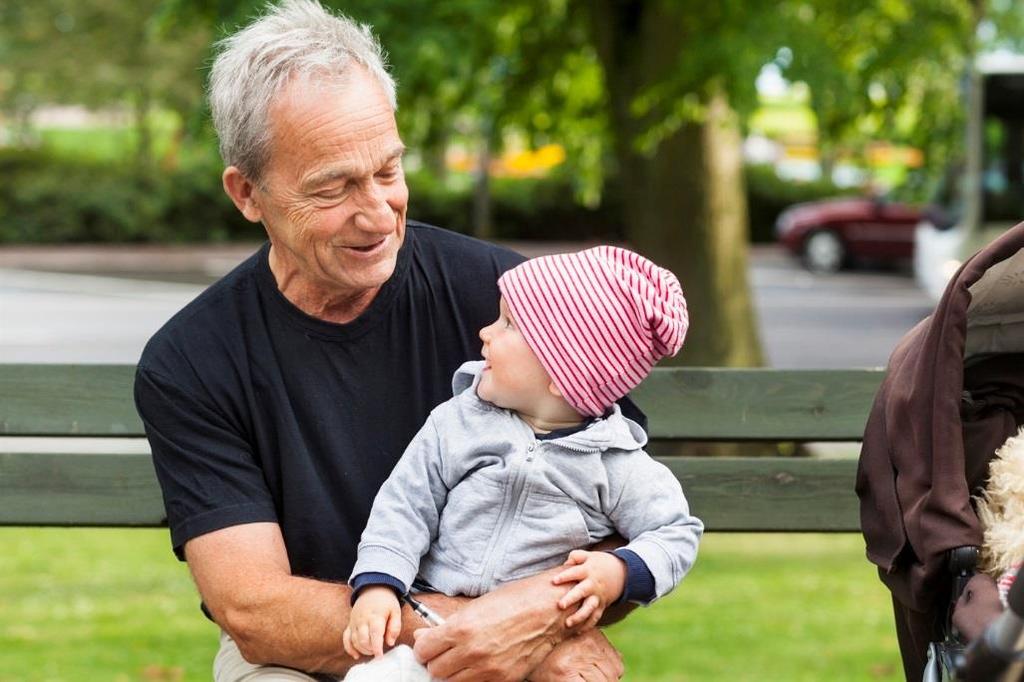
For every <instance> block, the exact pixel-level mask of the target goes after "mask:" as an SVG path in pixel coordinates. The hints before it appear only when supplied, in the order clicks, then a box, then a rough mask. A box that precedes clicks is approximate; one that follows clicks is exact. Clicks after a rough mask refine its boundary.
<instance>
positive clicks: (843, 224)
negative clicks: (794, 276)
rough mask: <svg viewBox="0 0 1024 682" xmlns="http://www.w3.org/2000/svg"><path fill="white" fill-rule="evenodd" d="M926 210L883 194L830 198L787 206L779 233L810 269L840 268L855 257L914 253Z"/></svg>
mask: <svg viewBox="0 0 1024 682" xmlns="http://www.w3.org/2000/svg"><path fill="white" fill-rule="evenodd" d="M923 215H924V209H923V208H920V207H916V206H910V205H907V204H901V203H896V202H889V201H884V200H880V199H870V198H863V197H847V198H841V199H826V200H824V201H812V202H808V203H806V204H795V205H793V206H790V207H789V208H787V209H786V210H785V211H783V212H782V213H781V214H779V217H778V219H777V220H776V221H775V235H776V237H777V239H778V241H779V243H781V244H782V245H783V246H785V247H786V249H788V250H789V251H790V252H791V253H793V254H794V255H796V256H799V257H800V258H802V259H803V261H804V264H805V265H806V266H807V268H808V269H810V270H813V271H815V272H835V271H836V270H839V269H840V268H841V267H843V266H844V265H846V264H848V263H849V262H851V261H852V260H861V259H863V260H872V261H876V262H887V263H891V262H897V261H903V260H909V259H911V258H913V255H914V228H915V226H916V225H917V223H918V222H919V221H920V220H921V218H922V216H923Z"/></svg>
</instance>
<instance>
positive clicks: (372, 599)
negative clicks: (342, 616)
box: [341, 585, 402, 659]
mask: <svg viewBox="0 0 1024 682" xmlns="http://www.w3.org/2000/svg"><path fill="white" fill-rule="evenodd" d="M401 632H402V607H401V605H400V604H399V603H398V597H396V596H395V592H394V590H392V589H391V588H390V587H384V586H383V585H371V586H370V587H367V588H365V589H364V590H363V591H362V592H360V593H359V596H358V597H357V598H356V603H355V604H353V605H352V612H351V613H350V614H349V617H348V625H347V626H346V627H345V632H343V633H342V635H341V642H342V645H343V646H344V647H345V652H346V653H348V655H349V656H351V657H352V658H354V659H358V658H359V655H360V654H366V655H367V656H373V657H374V658H380V657H381V656H383V655H384V644H385V643H386V644H387V645H388V648H391V647H393V646H394V645H395V642H397V641H398V635H400V634H401Z"/></svg>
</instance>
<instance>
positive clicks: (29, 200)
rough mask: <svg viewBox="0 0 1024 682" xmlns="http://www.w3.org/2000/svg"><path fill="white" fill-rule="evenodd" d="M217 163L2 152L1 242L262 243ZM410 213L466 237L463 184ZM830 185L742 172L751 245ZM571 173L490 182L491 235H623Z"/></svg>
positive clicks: (467, 206) (417, 196)
mask: <svg viewBox="0 0 1024 682" xmlns="http://www.w3.org/2000/svg"><path fill="white" fill-rule="evenodd" d="M221 170H222V169H221V164H220V161H219V159H218V158H217V157H216V156H215V155H213V154H210V155H205V156H198V157H195V158H192V159H190V160H189V161H188V162H187V163H183V164H182V165H181V166H180V167H178V168H176V169H173V170H151V171H149V172H140V171H139V170H138V168H137V167H135V166H133V165H132V164H131V163H128V162H124V163H113V162H110V161H103V160H97V159H95V158H89V157H84V156H81V155H67V154H59V153H56V152H53V151H46V150H31V151H24V150H0V177H2V178H3V182H2V183H0V243H51V244H52V243H87V242H161V243H184V242H224V241H232V240H254V239H261V238H262V237H263V230H262V228H261V227H260V226H258V225H254V224H252V223H249V222H248V221H246V220H245V219H244V218H243V217H242V216H241V215H240V214H239V212H238V211H237V210H236V209H235V207H234V205H233V204H232V203H231V201H230V200H229V199H228V198H227V197H226V196H225V195H224V192H223V191H222V190H221V183H220V174H221ZM408 183H409V191H410V197H411V199H410V209H409V215H410V216H411V217H413V218H416V219H417V220H422V221H424V222H429V223H434V224H436V225H443V226H445V227H447V228H449V229H452V230H455V231H458V232H462V233H465V234H472V232H473V229H472V215H473V213H472V202H473V198H472V187H471V186H470V183H468V182H463V183H461V184H459V183H454V185H455V186H453V183H444V182H441V181H439V180H437V179H436V178H435V177H434V176H432V175H430V174H429V173H427V172H422V171H421V172H412V173H409V174H408ZM840 193H841V192H840V190H838V189H837V188H836V187H835V186H834V185H832V184H831V183H828V182H817V183H800V184H798V183H792V182H787V181H784V180H780V179H779V178H778V177H776V175H775V173H774V171H773V170H772V168H771V167H762V166H752V167H749V168H748V169H747V197H748V205H749V209H750V233H751V240H752V241H755V242H770V241H773V240H774V224H775V219H776V217H777V216H778V214H779V213H780V212H781V211H782V210H783V209H785V208H786V207H787V206H789V205H791V204H794V203H798V202H801V201H809V200H812V199H818V198H822V197H827V196H835V195H837V194H840ZM572 197H573V188H572V183H571V180H570V178H569V177H567V176H565V175H564V174H559V173H557V172H555V173H552V174H551V175H549V176H548V177H545V178H526V179H512V178H495V179H494V180H493V181H492V182H491V201H492V206H493V215H494V219H493V220H494V232H495V237H497V238H499V239H510V240H511V239H516V240H518V239H522V240H584V239H586V240H603V241H616V240H621V239H622V238H623V231H622V224H621V220H620V219H619V216H620V215H621V212H620V210H621V209H620V206H621V204H620V202H619V200H618V198H617V194H616V187H615V185H614V183H613V184H610V185H609V186H608V187H606V190H605V193H604V197H603V200H602V205H601V206H600V207H598V208H587V207H584V206H580V205H579V204H577V203H576V202H575V201H573V199H572Z"/></svg>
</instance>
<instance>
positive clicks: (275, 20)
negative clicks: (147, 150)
mask: <svg viewBox="0 0 1024 682" xmlns="http://www.w3.org/2000/svg"><path fill="white" fill-rule="evenodd" d="M217 51H218V54H217V58H216V59H215V60H214V63H213V69H212V71H211V73H210V85H209V98H210V110H211V112H212V113H213V126H214V128H215V129H216V130H217V138H218V140H219V141H220V155H221V158H223V159H224V163H225V164H226V165H229V166H237V167H238V169H239V170H240V171H242V174H243V175H245V176H246V177H247V178H248V179H249V180H251V181H253V182H259V181H260V180H261V179H262V176H263V172H264V170H265V168H266V164H267V162H268V161H269V158H270V142H271V130H270V108H271V105H272V104H273V102H274V100H275V98H276V97H278V96H279V95H280V93H281V91H282V89H283V88H284V87H285V86H286V85H287V84H288V83H289V81H291V79H293V78H296V77H310V76H312V77H317V78H324V79H327V80H340V79H342V78H344V76H345V75H346V72H347V71H348V69H349V68H350V67H351V65H352V63H353V61H354V62H355V63H357V64H360V65H362V66H363V67H364V68H365V69H366V70H367V71H368V72H369V73H370V75H372V76H373V77H374V78H376V79H377V81H378V83H380V86H381V87H382V88H383V90H384V93H385V95H386V96H387V98H388V101H389V102H390V103H391V107H392V109H395V108H397V99H396V97H395V81H394V79H393V78H392V77H391V75H390V74H389V73H388V70H387V64H386V59H387V57H386V55H385V53H384V51H383V50H382V49H381V46H380V43H378V42H377V39H376V38H374V36H373V34H372V33H371V31H370V27H369V26H366V25H360V24H357V23H356V22H354V21H352V20H351V19H349V18H348V17H346V16H344V15H337V16H336V15H333V14H331V13H329V12H328V11H326V10H325V9H324V8H323V7H322V6H321V5H320V3H319V2H317V0H283V2H280V3H279V4H276V5H274V4H271V5H268V7H267V11H266V13H265V14H264V15H263V16H261V17H259V18H258V19H256V20H255V21H253V22H252V23H251V24H249V25H248V26H246V27H245V28H243V29H242V30H240V31H238V32H237V33H234V34H232V35H230V36H228V37H227V38H224V39H223V40H221V41H219V42H218V43H217Z"/></svg>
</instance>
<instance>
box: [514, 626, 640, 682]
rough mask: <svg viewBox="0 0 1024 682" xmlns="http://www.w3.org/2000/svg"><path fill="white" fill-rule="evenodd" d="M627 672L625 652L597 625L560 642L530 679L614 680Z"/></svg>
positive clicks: (556, 681) (554, 681)
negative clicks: (616, 647) (598, 628)
mask: <svg viewBox="0 0 1024 682" xmlns="http://www.w3.org/2000/svg"><path fill="white" fill-rule="evenodd" d="M624 672H625V669H624V668H623V666H622V656H621V655H620V654H619V652H618V651H616V650H615V647H613V646H612V644H611V642H609V641H608V638H607V637H605V636H604V633H602V632H601V631H600V630H596V629H595V630H588V631H587V632H584V633H583V634H581V635H578V636H576V637H570V638H569V639H567V640H565V641H564V642H562V643H561V644H559V645H558V646H556V647H555V649H554V651H552V652H551V653H550V654H548V657H547V658H545V659H544V660H543V661H542V662H541V664H540V665H539V666H537V668H536V669H534V671H533V672H532V673H530V682H584V681H585V682H614V681H615V680H618V679H620V678H621V677H622V675H623V673H624Z"/></svg>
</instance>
